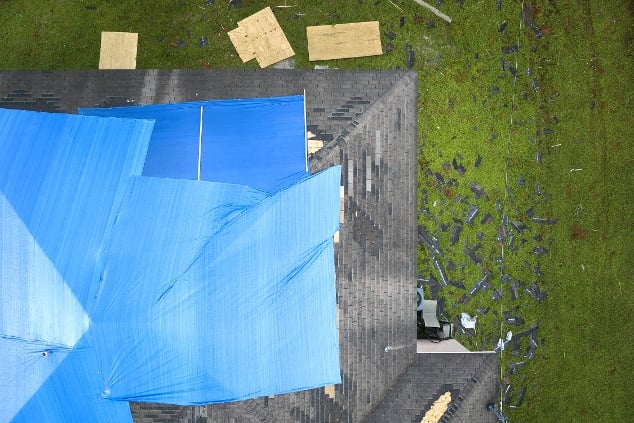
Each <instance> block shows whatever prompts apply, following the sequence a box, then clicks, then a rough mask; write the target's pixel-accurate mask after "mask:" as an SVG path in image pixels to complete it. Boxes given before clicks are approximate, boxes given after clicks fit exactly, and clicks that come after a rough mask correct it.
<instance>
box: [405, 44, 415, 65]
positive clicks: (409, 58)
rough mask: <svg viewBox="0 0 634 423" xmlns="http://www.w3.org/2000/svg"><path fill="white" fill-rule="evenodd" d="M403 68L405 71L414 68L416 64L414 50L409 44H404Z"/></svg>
mask: <svg viewBox="0 0 634 423" xmlns="http://www.w3.org/2000/svg"><path fill="white" fill-rule="evenodd" d="M404 49H405V66H406V67H407V69H411V68H413V67H414V64H415V63H416V57H415V56H414V50H412V47H411V46H410V45H409V44H405V47H404Z"/></svg>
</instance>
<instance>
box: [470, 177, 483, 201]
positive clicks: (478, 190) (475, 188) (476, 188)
mask: <svg viewBox="0 0 634 423" xmlns="http://www.w3.org/2000/svg"><path fill="white" fill-rule="evenodd" d="M469 189H470V190H471V192H472V193H473V196H474V197H475V199H476V200H479V199H480V198H481V197H484V196H485V193H484V188H482V186H481V185H480V184H478V183H477V182H474V181H471V182H469Z"/></svg>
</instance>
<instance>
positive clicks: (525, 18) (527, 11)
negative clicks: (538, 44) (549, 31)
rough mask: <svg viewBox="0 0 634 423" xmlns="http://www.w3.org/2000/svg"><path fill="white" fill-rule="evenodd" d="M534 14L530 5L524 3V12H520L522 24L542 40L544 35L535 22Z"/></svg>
mask: <svg viewBox="0 0 634 423" xmlns="http://www.w3.org/2000/svg"><path fill="white" fill-rule="evenodd" d="M533 12H534V11H533V7H532V6H531V5H530V4H529V3H522V11H521V12H520V18H521V19H522V22H524V24H525V25H526V26H527V27H528V28H530V29H531V31H533V32H534V33H535V36H536V37H537V38H541V37H542V36H543V35H544V34H543V32H542V30H541V28H540V27H538V26H537V25H536V24H535V22H533Z"/></svg>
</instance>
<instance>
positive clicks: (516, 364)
mask: <svg viewBox="0 0 634 423" xmlns="http://www.w3.org/2000/svg"><path fill="white" fill-rule="evenodd" d="M525 365H526V362H525V361H516V362H514V363H511V364H509V368H508V369H506V374H509V375H516V374H517V372H518V371H519V369H520V367H523V366H525Z"/></svg>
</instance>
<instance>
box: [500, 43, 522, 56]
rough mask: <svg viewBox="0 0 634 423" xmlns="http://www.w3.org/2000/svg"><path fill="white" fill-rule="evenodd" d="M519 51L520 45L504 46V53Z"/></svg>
mask: <svg viewBox="0 0 634 423" xmlns="http://www.w3.org/2000/svg"><path fill="white" fill-rule="evenodd" d="M519 51H520V47H519V46H518V45H509V46H502V54H511V53H517V52H519Z"/></svg>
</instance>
